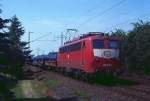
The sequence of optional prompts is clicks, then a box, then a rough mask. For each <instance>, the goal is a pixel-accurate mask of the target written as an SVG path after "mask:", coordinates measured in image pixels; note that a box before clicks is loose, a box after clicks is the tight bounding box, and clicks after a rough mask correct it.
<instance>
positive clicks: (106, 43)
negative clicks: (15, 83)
mask: <svg viewBox="0 0 150 101" xmlns="http://www.w3.org/2000/svg"><path fill="white" fill-rule="evenodd" d="M92 43H93V44H92V45H93V55H94V57H95V59H94V64H93V65H94V67H95V71H101V70H105V71H114V70H118V69H120V67H121V63H120V60H119V50H120V42H119V40H118V39H110V38H103V39H94V40H93V41H92Z"/></svg>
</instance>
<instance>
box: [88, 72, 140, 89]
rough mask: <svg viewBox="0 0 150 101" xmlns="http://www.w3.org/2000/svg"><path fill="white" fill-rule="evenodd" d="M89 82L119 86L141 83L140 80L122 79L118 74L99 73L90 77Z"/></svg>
mask: <svg viewBox="0 0 150 101" xmlns="http://www.w3.org/2000/svg"><path fill="white" fill-rule="evenodd" d="M88 83H90V84H100V85H105V86H117V85H125V86H131V85H137V84H139V82H137V81H133V80H126V79H121V78H119V77H117V76H113V75H110V74H97V75H95V76H93V77H91V78H89V80H88Z"/></svg>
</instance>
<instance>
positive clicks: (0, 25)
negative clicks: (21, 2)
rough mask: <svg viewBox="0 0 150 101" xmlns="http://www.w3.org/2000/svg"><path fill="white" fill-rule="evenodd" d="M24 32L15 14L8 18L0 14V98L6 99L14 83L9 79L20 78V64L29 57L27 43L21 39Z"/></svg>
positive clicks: (21, 72)
mask: <svg viewBox="0 0 150 101" xmlns="http://www.w3.org/2000/svg"><path fill="white" fill-rule="evenodd" d="M0 14H1V13H0ZM24 33H25V29H24V27H23V26H22V24H21V22H20V21H19V19H18V18H17V16H16V15H14V16H13V17H12V18H9V19H4V18H2V17H1V15H0V100H4V101H5V100H6V99H7V101H8V99H9V98H10V93H9V92H10V91H9V89H10V88H9V87H10V86H12V85H11V84H14V82H10V81H15V82H16V81H17V80H18V79H21V77H22V76H23V75H22V74H23V68H22V66H23V65H24V64H25V61H26V60H27V59H29V58H30V52H31V50H30V49H29V47H27V44H28V43H27V42H24V41H21V37H22V36H23V35H24ZM9 83H10V84H9Z"/></svg>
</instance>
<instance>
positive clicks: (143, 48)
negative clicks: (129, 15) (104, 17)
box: [111, 21, 150, 73]
mask: <svg viewBox="0 0 150 101" xmlns="http://www.w3.org/2000/svg"><path fill="white" fill-rule="evenodd" d="M111 35H112V36H119V37H121V40H122V42H121V59H122V62H123V65H124V67H126V69H129V70H130V71H132V72H137V71H139V70H140V71H141V70H142V71H145V72H147V73H150V68H149V66H150V62H149V60H150V22H148V21H147V22H143V21H139V22H136V23H133V29H132V30H131V31H129V32H125V31H123V30H121V29H116V30H115V31H114V32H111Z"/></svg>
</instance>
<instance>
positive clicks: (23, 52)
mask: <svg viewBox="0 0 150 101" xmlns="http://www.w3.org/2000/svg"><path fill="white" fill-rule="evenodd" d="M8 30H9V32H8V33H9V38H10V40H11V42H12V45H11V49H10V50H11V53H9V56H10V59H11V62H12V64H11V65H12V66H13V68H11V71H12V73H14V74H16V77H20V75H21V74H22V66H23V65H24V63H25V59H26V56H28V55H29V53H30V52H29V51H28V50H29V49H28V47H26V45H27V43H26V42H22V41H21V36H22V35H23V34H24V33H25V30H24V28H23V27H22V24H21V22H20V21H19V19H18V18H17V17H16V15H15V16H13V17H12V18H11V19H10V26H9V28H8Z"/></svg>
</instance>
